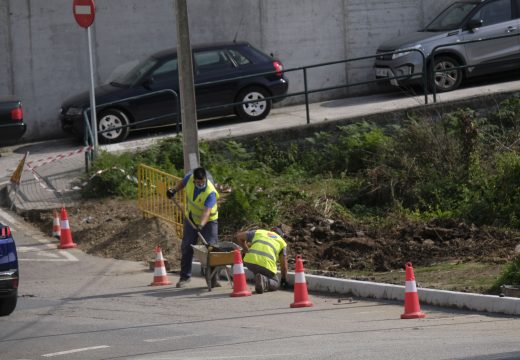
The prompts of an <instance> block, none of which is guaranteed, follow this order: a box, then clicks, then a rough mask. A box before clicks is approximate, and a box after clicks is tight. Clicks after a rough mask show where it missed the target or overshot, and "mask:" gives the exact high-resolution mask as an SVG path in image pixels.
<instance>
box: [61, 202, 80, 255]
mask: <svg viewBox="0 0 520 360" xmlns="http://www.w3.org/2000/svg"><path fill="white" fill-rule="evenodd" d="M60 227H61V235H60V246H59V248H60V249H69V248H73V247H76V246H77V245H76V244H75V243H74V242H73V241H72V233H71V232H70V226H69V218H68V216H67V210H65V208H64V207H62V208H61V222H60Z"/></svg>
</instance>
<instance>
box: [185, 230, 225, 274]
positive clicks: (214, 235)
mask: <svg viewBox="0 0 520 360" xmlns="http://www.w3.org/2000/svg"><path fill="white" fill-rule="evenodd" d="M201 233H202V236H204V239H206V241H207V242H208V243H210V244H215V243H217V241H218V223H217V221H216V220H215V221H209V222H208V223H207V224H206V225H205V226H204V227H203V228H202V231H201ZM197 240H198V235H197V231H196V230H195V229H193V226H191V224H190V223H189V222H188V221H187V220H184V234H183V236H182V243H181V254H182V257H181V274H180V276H181V279H189V278H190V277H191V262H192V261H193V248H192V247H191V245H196V244H197Z"/></svg>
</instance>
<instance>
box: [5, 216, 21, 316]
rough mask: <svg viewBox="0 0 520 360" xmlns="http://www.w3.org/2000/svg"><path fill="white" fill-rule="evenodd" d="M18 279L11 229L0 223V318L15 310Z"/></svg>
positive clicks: (16, 259)
mask: <svg viewBox="0 0 520 360" xmlns="http://www.w3.org/2000/svg"><path fill="white" fill-rule="evenodd" d="M18 279H19V270H18V256H17V254H16V245H15V242H14V239H13V236H12V234H11V229H10V228H9V226H5V225H3V224H2V223H0V316H6V315H9V314H10V313H12V312H13V311H14V309H15V308H16V302H17V301H18Z"/></svg>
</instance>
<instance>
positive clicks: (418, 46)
mask: <svg viewBox="0 0 520 360" xmlns="http://www.w3.org/2000/svg"><path fill="white" fill-rule="evenodd" d="M411 49H418V50H420V49H421V44H417V45H415V46H412V47H411V48H406V49H397V50H395V51H402V52H398V53H395V54H393V55H392V60H393V59H398V58H400V57H402V56H405V55H408V54H410V53H411V52H416V51H411ZM407 50H408V51H407Z"/></svg>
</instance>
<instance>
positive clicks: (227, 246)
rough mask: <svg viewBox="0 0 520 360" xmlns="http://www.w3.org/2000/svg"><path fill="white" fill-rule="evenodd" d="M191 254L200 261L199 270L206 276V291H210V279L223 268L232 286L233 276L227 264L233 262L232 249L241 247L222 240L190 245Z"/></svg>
mask: <svg viewBox="0 0 520 360" xmlns="http://www.w3.org/2000/svg"><path fill="white" fill-rule="evenodd" d="M191 247H192V248H193V254H194V255H195V257H196V259H197V260H198V261H199V262H200V266H201V271H202V273H203V275H204V277H205V278H206V284H207V286H208V291H211V288H212V284H211V279H212V278H213V276H214V275H215V274H220V272H221V271H222V270H225V273H226V277H227V280H228V281H229V284H230V285H231V287H233V280H232V279H233V277H232V274H231V271H230V269H229V268H228V267H227V265H233V264H234V251H235V250H237V249H238V250H242V248H241V247H240V246H239V245H237V244H235V243H232V242H229V241H223V242H220V243H216V244H210V245H209V246H206V245H191Z"/></svg>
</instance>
